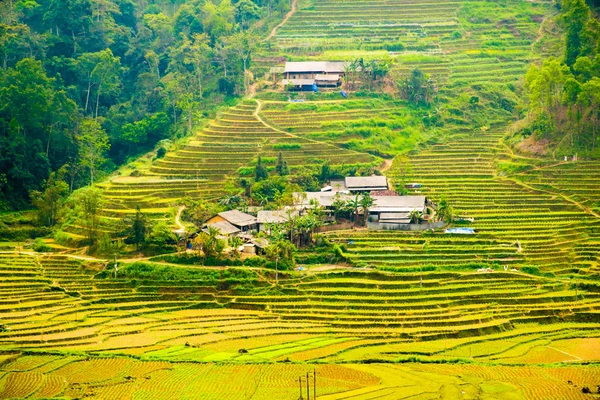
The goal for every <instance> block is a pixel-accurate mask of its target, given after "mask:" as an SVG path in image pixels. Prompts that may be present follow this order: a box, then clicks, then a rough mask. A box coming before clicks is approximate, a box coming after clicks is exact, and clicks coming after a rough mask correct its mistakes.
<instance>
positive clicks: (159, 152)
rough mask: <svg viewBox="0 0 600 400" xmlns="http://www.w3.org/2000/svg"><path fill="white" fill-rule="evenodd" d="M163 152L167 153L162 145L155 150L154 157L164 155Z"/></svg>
mask: <svg viewBox="0 0 600 400" xmlns="http://www.w3.org/2000/svg"><path fill="white" fill-rule="evenodd" d="M165 154H167V149H165V148H164V147H160V148H159V149H158V150H157V151H156V158H163V157H164V156H165Z"/></svg>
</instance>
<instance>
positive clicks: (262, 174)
mask: <svg viewBox="0 0 600 400" xmlns="http://www.w3.org/2000/svg"><path fill="white" fill-rule="evenodd" d="M268 177H269V171H268V170H267V167H265V166H264V165H263V162H262V157H261V156H260V155H259V156H258V160H257V161H256V167H255V168H254V179H255V180H256V181H257V182H259V181H262V180H265V179H267V178H268Z"/></svg>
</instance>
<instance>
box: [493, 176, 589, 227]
mask: <svg viewBox="0 0 600 400" xmlns="http://www.w3.org/2000/svg"><path fill="white" fill-rule="evenodd" d="M501 179H505V180H508V181H511V182H513V183H515V184H517V185H519V186H522V187H524V188H526V189H529V190H532V191H534V192H542V193H546V194H550V195H552V196H559V197H562V198H563V199H564V200H566V201H567V202H569V203H571V204H573V205H575V206H577V207H579V208H580V209H581V210H583V211H584V212H585V213H587V214H590V215H592V216H594V217H596V218H598V219H600V214H598V213H597V212H595V211H594V210H592V209H591V208H589V207H586V206H584V205H583V204H581V203H580V202H578V201H577V200H573V199H572V198H570V197H569V196H567V195H565V194H562V193H560V192H558V191H556V192H555V191H552V190H545V189H539V188H535V187H533V186H530V185H528V184H526V183H524V182H521V181H519V180H518V179H514V178H508V177H505V178H501Z"/></svg>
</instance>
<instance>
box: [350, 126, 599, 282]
mask: <svg viewBox="0 0 600 400" xmlns="http://www.w3.org/2000/svg"><path fill="white" fill-rule="evenodd" d="M501 137H502V132H496V131H493V130H492V131H489V132H485V133H478V134H475V133H473V135H469V136H464V137H462V138H461V137H458V138H455V139H453V140H450V141H448V142H447V143H443V144H437V145H433V146H430V147H429V148H428V149H426V150H423V151H420V152H419V153H418V154H415V155H411V157H410V164H411V165H412V168H413V179H414V180H415V181H418V182H419V183H421V184H422V185H423V188H422V189H420V192H421V193H423V194H426V195H427V196H428V197H430V198H431V199H432V200H434V201H439V200H441V199H442V198H445V199H446V200H447V201H448V202H449V203H450V204H452V207H453V208H454V211H455V213H456V215H458V216H462V217H467V218H473V219H474V222H473V223H472V224H471V226H472V227H473V228H474V229H475V230H476V231H477V232H478V234H477V235H476V236H475V238H472V239H471V240H473V242H472V244H473V249H478V248H479V249H482V247H481V246H478V242H477V241H478V239H481V240H488V241H490V240H491V241H492V243H496V245H497V246H502V248H504V249H505V250H506V251H505V252H504V255H502V254H500V257H497V256H496V257H494V253H493V252H489V251H485V250H484V251H483V252H484V253H486V254H488V255H489V256H490V258H489V259H488V260H487V262H490V263H493V261H494V260H497V261H498V262H499V263H500V264H501V265H507V264H514V265H521V264H532V265H537V266H539V267H540V268H542V269H543V270H546V271H551V272H553V273H556V274H562V273H570V272H574V271H577V270H580V269H581V270H588V269H589V268H590V267H593V266H594V265H595V264H593V263H590V262H589V261H590V257H592V256H593V255H592V252H593V249H594V246H595V243H597V237H596V236H597V234H596V233H595V231H596V227H598V226H599V223H600V220H599V219H598V218H597V217H596V216H595V215H593V214H592V213H590V212H588V211H587V210H586V209H585V208H583V207H580V206H578V205H577V204H575V203H574V202H571V201H568V200H567V199H565V198H563V197H561V196H557V195H555V194H554V193H552V192H550V193H549V192H548V191H541V190H540V191H538V190H536V189H535V188H534V187H531V186H529V185H526V186H524V185H521V184H519V182H518V181H514V180H511V179H507V178H506V177H503V176H499V174H498V171H497V169H496V163H495V159H496V157H497V155H498V153H500V154H501V153H502V151H503V149H502V147H501V146H500V142H499V141H500V139H501ZM398 171H399V170H398V169H396V168H394V167H392V169H391V171H390V174H389V175H390V176H391V177H392V178H396V179H398V180H400V179H401V177H400V176H399V175H398ZM596 175H597V174H596ZM446 236H450V235H446ZM397 237H398V238H399V239H400V238H404V235H402V234H398V235H397ZM476 238H477V239H476ZM400 240H401V239H400ZM421 240H422V241H423V240H424V239H421ZM432 240H434V239H432ZM432 243H433V242H432ZM514 246H517V251H513V254H512V255H510V254H508V253H509V252H510V251H511V250H514ZM430 247H433V246H430ZM459 248H460V247H456V248H455V251H456V250H458V249H459ZM496 248H497V249H499V248H498V247H496ZM586 249H589V250H587V251H586ZM428 250H429V249H428ZM463 250H464V252H463V253H462V257H464V259H465V260H466V259H468V258H469V257H468V254H469V251H467V249H463ZM358 253H359V257H360V251H358ZM421 253H422V258H423V259H424V261H425V263H426V262H427V261H428V259H427V257H428V254H427V252H425V251H422V252H421ZM475 253H476V252H475ZM368 254H369V253H368V252H365V256H363V257H362V258H363V259H364V260H365V261H366V260H368V259H369V257H368ZM451 254H452V252H450V255H451ZM388 258H392V256H391V255H389V254H388ZM397 258H398V262H397V263H398V264H400V263H401V262H402V261H403V258H402V257H400V253H398V257H397ZM450 259H451V257H449V260H450ZM471 260H472V261H473V262H477V261H480V260H482V257H478V256H477V254H475V255H474V256H473V257H471ZM448 262H449V261H448ZM392 264H393V262H392Z"/></svg>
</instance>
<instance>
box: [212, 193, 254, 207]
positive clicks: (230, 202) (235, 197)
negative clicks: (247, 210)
mask: <svg viewBox="0 0 600 400" xmlns="http://www.w3.org/2000/svg"><path fill="white" fill-rule="evenodd" d="M247 204H248V202H247V201H246V200H245V199H244V198H243V197H242V196H241V195H239V194H229V195H225V196H223V197H221V198H220V199H219V205H221V206H223V207H224V208H225V209H227V210H234V209H237V208H239V207H244V206H245V205H247Z"/></svg>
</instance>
